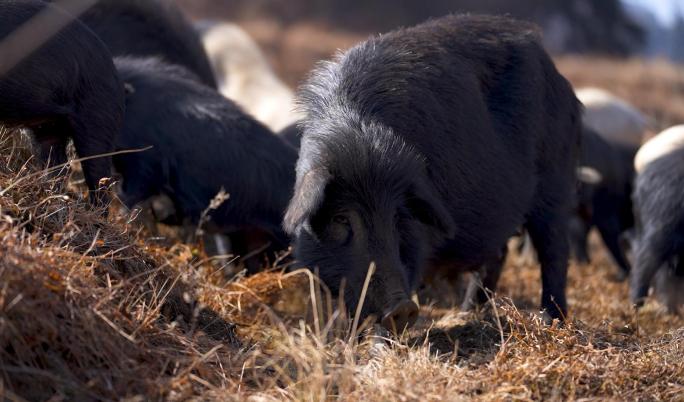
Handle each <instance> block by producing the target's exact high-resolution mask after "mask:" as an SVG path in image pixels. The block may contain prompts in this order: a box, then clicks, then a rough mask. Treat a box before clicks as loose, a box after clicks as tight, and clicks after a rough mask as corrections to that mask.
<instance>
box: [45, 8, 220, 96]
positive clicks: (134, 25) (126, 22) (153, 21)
mask: <svg viewBox="0 0 684 402" xmlns="http://www.w3.org/2000/svg"><path fill="white" fill-rule="evenodd" d="M53 1H54V0H53ZM80 18H81V20H82V21H83V22H84V23H85V24H86V25H88V27H89V28H90V29H92V30H93V31H94V32H95V33H96V34H97V35H98V36H99V37H100V39H102V41H103V42H104V43H105V44H106V45H107V47H109V50H110V51H111V53H112V55H114V56H139V57H159V58H161V59H163V60H164V61H166V62H168V63H172V64H178V65H181V66H184V67H185V68H187V69H188V70H190V71H192V72H193V73H194V74H195V75H196V76H197V77H199V79H200V80H201V81H202V82H203V83H204V84H206V85H208V86H210V87H213V88H216V85H217V84H216V79H215V78H214V73H213V70H212V68H211V64H210V63H209V58H208V57H207V54H206V52H205V51H204V47H203V46H202V42H201V40H200V38H199V35H198V34H197V32H196V31H195V29H194V28H193V26H192V25H191V24H190V22H189V21H188V20H187V19H186V18H185V16H184V15H183V13H182V11H181V10H180V9H179V8H178V6H177V5H176V3H175V2H174V1H172V0H99V1H98V2H97V3H96V4H95V5H94V6H93V7H91V8H90V9H89V10H88V11H86V12H85V13H84V14H83V15H82V16H81V17H80Z"/></svg>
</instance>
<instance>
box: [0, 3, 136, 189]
mask: <svg viewBox="0 0 684 402" xmlns="http://www.w3.org/2000/svg"><path fill="white" fill-rule="evenodd" d="M41 12H44V14H43V15H44V16H46V19H47V21H48V22H46V23H42V24H41V25H40V26H36V27H34V28H35V31H31V32H23V33H22V35H23V37H20V36H19V34H17V35H12V33H13V32H14V31H15V30H16V29H17V28H20V27H21V26H22V25H23V24H24V23H26V22H27V21H29V20H30V19H31V18H32V17H34V16H36V15H37V14H39V13H41ZM59 21H61V22H63V23H64V24H65V25H64V27H63V28H61V29H59V30H57V32H56V33H55V34H54V35H53V36H50V37H49V39H47V41H46V42H44V43H42V44H40V45H39V46H38V47H37V48H36V49H35V50H33V51H30V50H31V49H28V50H29V51H30V53H29V54H28V55H27V56H26V57H25V58H23V59H21V60H15V59H18V58H20V56H19V54H20V53H22V52H25V51H26V50H27V49H26V47H27V46H30V45H28V43H30V42H32V41H33V40H36V39H35V37H33V38H31V35H40V34H41V32H42V31H41V30H49V29H50V28H49V27H48V26H47V25H51V24H58V23H59ZM0 42H2V46H3V47H2V52H3V53H4V54H2V56H1V57H2V59H0V70H1V71H2V72H0V122H2V123H3V124H5V125H10V126H22V127H27V128H30V129H31V130H32V132H33V134H34V136H35V141H36V143H37V145H38V148H39V152H40V157H41V159H42V160H43V161H47V160H49V162H50V166H55V165H59V164H63V163H65V162H66V161H67V155H66V145H67V142H68V140H69V138H71V139H73V141H74V146H75V148H76V152H77V154H78V156H79V157H82V158H85V157H91V156H96V155H103V154H107V153H111V152H112V151H113V150H114V141H115V137H116V135H117V134H118V132H119V130H120V128H121V124H122V120H123V114H124V89H123V84H122V83H121V81H120V80H119V77H118V75H117V72H116V70H115V68H114V64H113V62H112V58H111V55H110V53H109V51H108V50H107V48H106V46H105V45H104V44H103V43H102V42H101V41H100V40H99V39H98V38H97V36H95V34H94V33H93V32H91V31H90V30H89V29H88V28H87V27H86V26H85V25H83V24H82V23H80V22H79V21H77V20H73V17H71V16H69V15H68V14H66V13H64V12H63V11H61V10H59V9H57V8H56V7H54V6H51V5H47V4H45V3H43V2H40V1H31V0H27V1H13V0H11V1H5V2H3V3H2V7H0ZM14 61H18V64H16V65H9V64H8V63H11V62H14ZM3 63H4V65H3ZM82 165H83V173H84V176H85V180H86V183H87V185H88V187H89V188H90V190H91V199H92V200H93V201H96V198H99V197H98V195H97V194H98V193H96V192H95V191H93V190H96V189H97V188H98V186H99V182H100V180H101V179H102V178H105V177H109V176H110V175H111V157H109V156H107V157H100V158H94V159H91V160H87V161H84V162H82ZM101 201H103V200H101Z"/></svg>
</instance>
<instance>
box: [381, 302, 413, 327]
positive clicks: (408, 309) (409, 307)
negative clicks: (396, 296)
mask: <svg viewBox="0 0 684 402" xmlns="http://www.w3.org/2000/svg"><path fill="white" fill-rule="evenodd" d="M417 319H418V306H416V303H414V302H412V301H411V300H409V299H403V300H401V301H400V302H398V303H396V304H395V305H394V306H393V307H392V308H390V309H388V310H386V311H385V314H384V315H383V317H382V326H383V327H385V329H387V330H389V331H393V332H395V333H399V332H401V331H403V330H404V329H405V328H411V327H412V326H413V324H415V323H416V320H417Z"/></svg>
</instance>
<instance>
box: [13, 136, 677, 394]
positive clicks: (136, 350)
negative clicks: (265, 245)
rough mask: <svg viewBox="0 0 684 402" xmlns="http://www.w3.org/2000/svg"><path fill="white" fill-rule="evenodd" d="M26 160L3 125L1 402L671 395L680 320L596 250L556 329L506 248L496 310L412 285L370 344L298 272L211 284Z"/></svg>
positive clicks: (191, 258) (199, 263)
mask: <svg viewBox="0 0 684 402" xmlns="http://www.w3.org/2000/svg"><path fill="white" fill-rule="evenodd" d="M29 155H30V154H29V152H28V151H27V150H26V149H25V145H24V142H22V141H21V139H20V136H19V135H17V134H16V133H14V134H10V133H7V132H3V133H2V136H1V139H0V239H1V241H0V397H3V398H5V399H6V400H12V401H15V400H16V401H21V400H48V399H49V400H120V399H127V400H148V399H151V400H193V399H194V400H227V399H228V400H229V399H246V398H252V399H253V400H272V399H273V400H281V399H296V400H300V399H303V400H322V399H327V398H340V399H343V400H394V399H397V400H442V399H447V400H462V399H480V400H501V399H509V400H539V399H568V398H570V399H579V398H611V399H616V400H623V399H642V400H659V399H662V400H674V399H678V398H679V399H681V398H682V395H684V361H683V360H682V358H681V357H682V352H683V351H684V319H682V318H681V317H675V316H672V315H668V314H666V313H664V312H663V311H662V310H661V309H660V307H659V306H658V305H656V304H655V303H652V304H650V305H648V306H647V308H646V309H644V310H643V311H642V312H640V313H638V314H637V313H635V312H634V311H633V310H632V309H631V308H630V307H629V305H628V303H627V302H626V300H627V289H626V285H625V284H624V283H615V282H613V281H612V280H611V275H612V273H613V269H614V268H613V267H612V266H611V264H610V263H609V262H608V261H607V259H606V257H605V255H604V253H603V252H602V251H601V250H599V249H596V250H594V255H595V256H596V262H595V263H594V264H593V265H592V266H586V267H580V266H572V267H571V271H570V285H569V302H570V305H571V306H572V317H571V319H570V320H569V321H568V323H567V324H566V325H565V326H563V327H545V326H543V325H541V324H540V322H539V319H538V318H537V317H536V315H535V314H534V310H535V306H536V305H537V304H538V295H539V278H538V277H539V273H538V269H537V267H535V266H528V265H520V264H517V263H516V261H515V260H514V259H512V260H511V261H510V262H509V264H508V266H507V269H506V271H505V275H504V277H503V279H502V282H501V288H500V290H499V295H498V296H499V297H498V298H496V299H495V300H494V301H493V302H492V305H495V306H496V308H491V306H490V308H488V309H485V310H484V311H481V312H478V313H476V314H471V315H460V314H458V313H459V312H458V309H457V308H454V307H453V306H454V305H455V302H456V299H457V297H456V294H457V291H456V289H457V287H458V286H452V285H445V284H444V283H442V284H441V285H440V287H439V288H435V287H428V288H427V289H425V290H423V291H422V292H421V294H420V297H421V302H422V314H421V319H420V321H419V323H418V326H417V327H416V328H414V329H412V330H411V331H410V332H408V333H405V334H403V335H402V336H401V337H399V338H391V339H390V338H383V337H380V336H376V335H374V334H375V333H374V331H373V328H372V326H370V325H366V324H365V323H359V325H358V329H356V331H355V330H354V329H353V328H354V327H355V326H356V325H355V324H356V323H354V322H353V320H349V319H347V318H346V317H344V316H340V315H337V314H336V313H335V312H334V305H335V304H334V303H328V302H327V301H326V300H327V298H326V297H325V296H322V295H325V292H324V291H321V290H320V289H319V288H318V286H316V282H315V280H314V278H313V277H311V276H310V275H307V274H306V273H303V272H294V273H289V274H283V273H281V272H280V271H279V270H277V269H274V270H271V272H268V273H263V274H259V275H256V276H253V277H251V278H241V277H236V278H226V277H225V276H224V272H223V271H222V270H221V269H220V268H219V269H217V267H216V265H215V264H213V263H212V262H210V261H209V260H208V259H206V258H204V257H203V254H202V251H201V250H197V249H196V248H194V247H193V246H191V245H184V244H180V243H173V242H171V241H160V240H159V239H154V238H148V237H145V236H144V235H143V234H142V233H140V232H139V231H137V230H136V229H135V227H134V226H132V225H128V224H127V223H126V222H125V221H123V220H122V219H120V218H116V217H114V216H112V217H110V218H108V219H103V218H102V217H100V215H99V214H98V213H97V212H94V211H90V210H89V209H88V208H87V206H86V205H85V204H84V202H83V200H82V194H79V193H78V191H74V190H73V186H72V187H69V188H67V185H66V184H65V182H64V181H63V180H62V179H58V178H53V177H49V176H45V174H44V173H43V172H42V171H40V170H37V169H36V168H35V167H33V166H32V165H31V164H30V163H25V162H26V161H27V160H30V156H29ZM71 181H72V182H73V181H74V180H73V178H72V180H71ZM65 188H66V189H65ZM311 296H313V298H312V297H311ZM312 300H314V304H316V307H317V308H313V306H312ZM315 312H318V314H316V313H315ZM228 322H232V323H235V324H236V326H235V327H233V326H232V325H230V324H228ZM355 334H359V336H355Z"/></svg>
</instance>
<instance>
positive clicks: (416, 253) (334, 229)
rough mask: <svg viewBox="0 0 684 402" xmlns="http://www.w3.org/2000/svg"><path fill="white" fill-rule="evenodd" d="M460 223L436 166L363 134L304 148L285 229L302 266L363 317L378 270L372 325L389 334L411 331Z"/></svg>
mask: <svg viewBox="0 0 684 402" xmlns="http://www.w3.org/2000/svg"><path fill="white" fill-rule="evenodd" d="M453 226H454V225H453V221H452V217H451V215H450V214H449V213H448V211H447V210H446V208H445V207H444V205H443V204H442V202H441V200H440V198H439V196H438V194H436V192H435V190H434V189H433V186H432V184H431V183H430V180H429V177H428V175H427V171H426V161H425V160H424V159H423V158H422V157H420V156H419V154H418V153H417V152H416V151H415V150H414V149H412V148H411V147H409V146H408V145H406V144H405V143H404V142H403V141H401V140H400V139H398V138H396V137H395V136H393V135H392V134H391V131H389V130H388V129H386V128H385V129H381V128H379V127H377V126H373V125H371V126H362V125H359V127H357V128H356V130H354V129H346V130H340V131H337V132H335V133H334V134H328V135H317V134H316V133H314V132H311V130H310V131H309V133H308V135H307V136H306V137H305V138H304V141H303V144H302V152H301V154H300V160H299V163H298V167H297V183H296V186H295V193H294V196H293V198H292V200H291V202H290V205H289V207H288V210H287V213H286V215H285V221H284V227H285V230H286V231H287V232H288V233H289V234H290V235H292V236H293V237H294V238H295V253H296V256H297V258H298V260H299V261H300V262H301V263H302V264H304V265H305V266H307V267H308V268H310V269H312V270H313V269H317V270H318V272H319V274H320V277H321V279H322V280H323V282H324V283H325V284H326V285H327V286H328V287H329V288H330V289H331V291H332V292H333V294H335V295H339V292H340V291H341V290H342V288H341V287H342V286H341V285H342V283H343V282H344V284H345V285H344V289H343V291H344V300H345V303H346V305H347V307H348V308H349V310H350V312H354V311H355V310H356V309H357V306H358V303H359V301H360V297H361V294H362V289H363V286H364V282H365V279H366V276H367V274H368V271H369V267H370V266H371V264H374V265H375V273H374V275H373V276H372V279H371V282H370V284H369V286H368V289H367V292H366V298H365V299H364V301H363V309H362V316H364V317H366V316H369V315H373V316H375V317H376V318H377V319H379V320H380V321H381V322H382V324H383V325H384V326H385V327H386V328H388V329H394V330H401V329H403V328H404V327H407V326H411V325H412V324H413V323H414V322H415V320H416V318H417V315H418V308H417V306H416V305H415V304H414V303H413V302H412V301H410V294H411V291H412V289H413V288H414V287H415V286H416V285H417V282H418V280H419V278H420V272H419V270H420V268H421V266H422V265H423V263H424V260H425V258H426V257H427V256H428V253H429V252H430V251H431V247H432V246H431V245H432V244H434V241H435V240H437V239H439V238H444V237H448V236H450V235H452V233H453V230H454V229H453Z"/></svg>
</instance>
